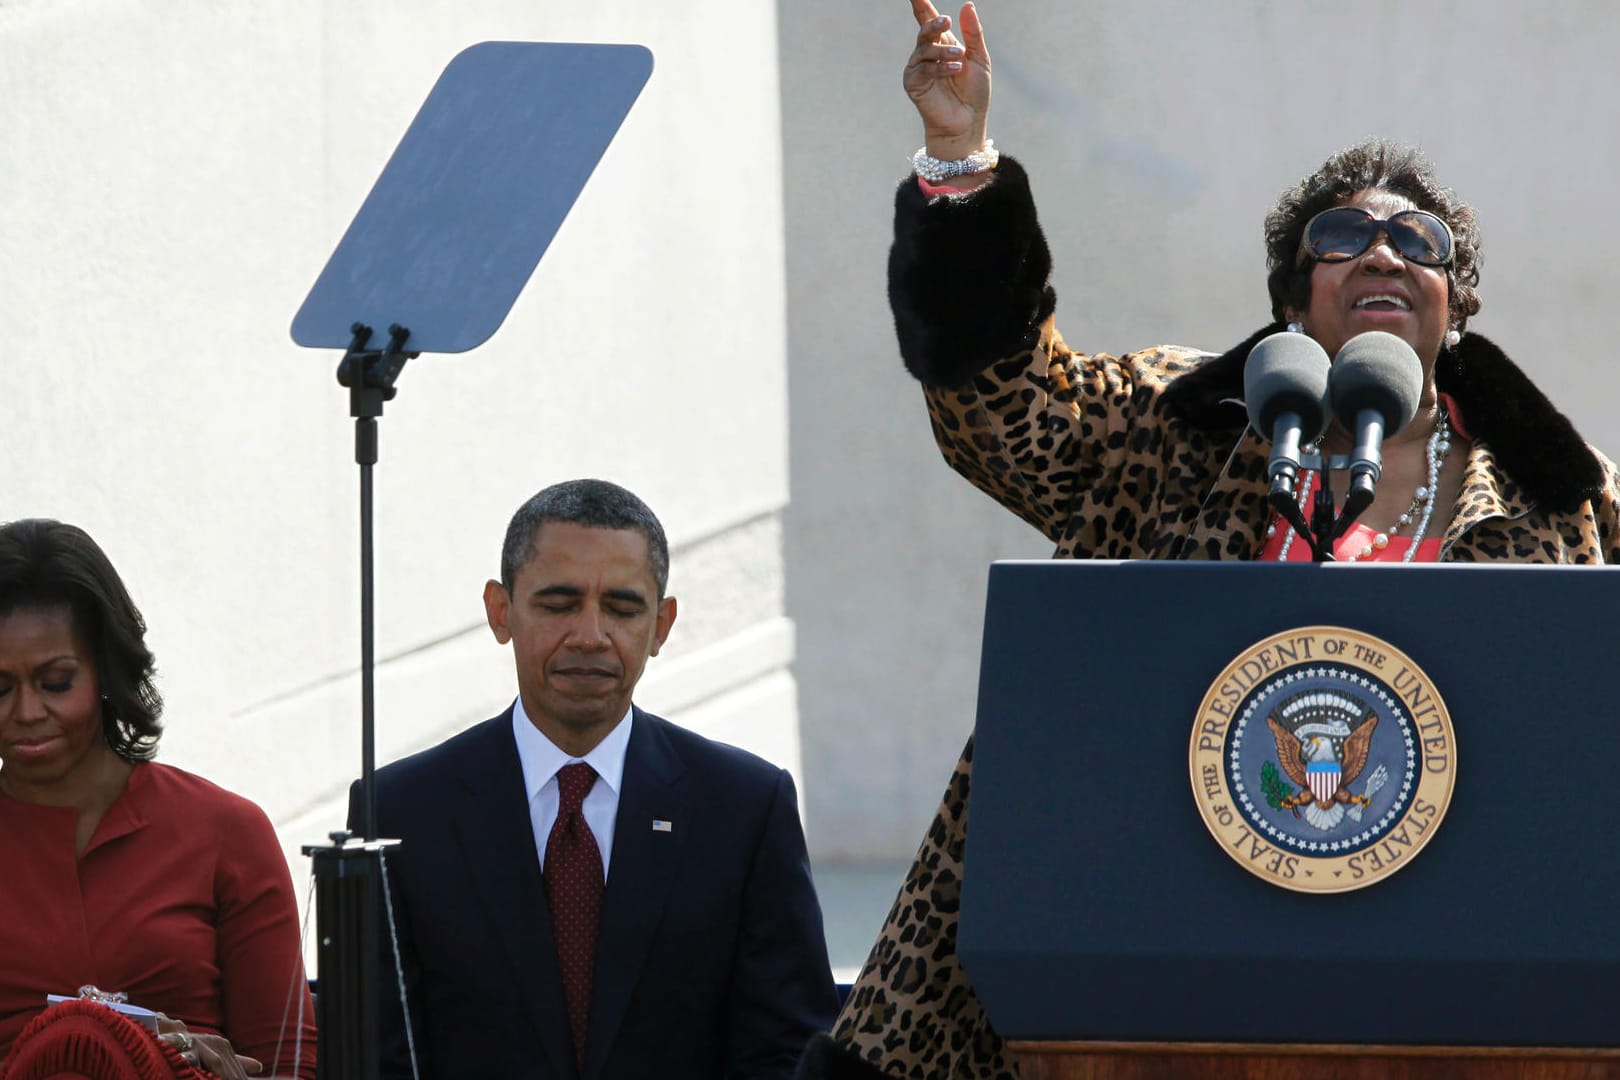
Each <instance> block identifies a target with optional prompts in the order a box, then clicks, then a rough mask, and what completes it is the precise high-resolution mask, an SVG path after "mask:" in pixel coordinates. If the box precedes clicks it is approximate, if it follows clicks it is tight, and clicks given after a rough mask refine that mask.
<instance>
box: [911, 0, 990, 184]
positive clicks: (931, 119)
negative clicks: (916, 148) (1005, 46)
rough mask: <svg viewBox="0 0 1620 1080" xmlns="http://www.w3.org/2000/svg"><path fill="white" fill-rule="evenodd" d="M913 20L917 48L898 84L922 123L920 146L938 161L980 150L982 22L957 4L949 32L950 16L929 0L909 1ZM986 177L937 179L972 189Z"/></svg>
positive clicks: (985, 65) (984, 76) (984, 88)
mask: <svg viewBox="0 0 1620 1080" xmlns="http://www.w3.org/2000/svg"><path fill="white" fill-rule="evenodd" d="M911 13H912V15H914V16H915V17H916V19H917V44H916V48H914V49H913V50H912V52H911V56H910V57H908V58H907V60H906V67H905V74H904V76H903V79H902V81H903V83H904V85H905V88H906V94H907V96H908V97H910V98H911V103H912V104H913V105H915V106H916V107H917V114H918V115H919V116H920V117H921V118H922V122H923V140H924V142H923V145H924V148H925V149H926V150H927V151H928V155H929V156H930V157H933V158H938V159H940V160H941V161H957V160H961V159H963V158H966V157H967V156H968V155H969V154H972V153H974V152H975V151H977V150H979V149H980V148H982V147H983V146H984V143H985V139H986V138H987V134H986V133H987V131H988V123H989V116H990V53H989V51H988V50H987V49H986V48H985V43H984V24H983V23H981V22H980V21H979V11H978V9H977V8H976V7H974V6H973V4H972V3H971V2H969V3H966V4H963V5H962V12H961V15H960V17H959V19H958V21H957V22H956V24H955V26H956V28H957V29H959V30H960V36H958V34H957V33H956V32H954V31H953V28H952V27H953V24H952V21H951V17H950V16H949V15H941V14H940V13H939V11H938V9H937V8H935V7H934V5H933V3H932V2H931V0H911ZM985 179H986V174H984V173H977V174H973V175H969V176H959V177H955V178H952V179H949V180H944V181H941V183H942V185H943V186H946V187H952V188H955V189H957V190H959V191H972V190H973V189H975V188H977V187H978V186H979V185H981V184H983V183H984V181H985Z"/></svg>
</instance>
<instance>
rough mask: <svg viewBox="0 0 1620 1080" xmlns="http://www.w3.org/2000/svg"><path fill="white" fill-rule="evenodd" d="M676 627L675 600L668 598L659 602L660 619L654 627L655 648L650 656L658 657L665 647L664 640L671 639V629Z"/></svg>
mask: <svg viewBox="0 0 1620 1080" xmlns="http://www.w3.org/2000/svg"><path fill="white" fill-rule="evenodd" d="M674 625H675V598H674V597H673V596H666V597H664V598H663V599H662V600H660V601H658V619H657V622H656V624H655V625H654V626H653V646H652V651H651V652H649V653H648V654H647V655H648V656H657V655H658V650H659V649H662V648H663V647H664V639H665V638H667V637H669V628H670V627H672V626H674Z"/></svg>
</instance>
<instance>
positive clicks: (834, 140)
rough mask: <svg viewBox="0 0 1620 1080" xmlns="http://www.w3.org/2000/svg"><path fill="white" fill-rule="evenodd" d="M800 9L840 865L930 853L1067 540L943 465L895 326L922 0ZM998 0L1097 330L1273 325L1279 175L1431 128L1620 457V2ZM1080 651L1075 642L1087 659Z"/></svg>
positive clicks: (816, 637)
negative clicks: (1004, 636) (1003, 602)
mask: <svg viewBox="0 0 1620 1080" xmlns="http://www.w3.org/2000/svg"><path fill="white" fill-rule="evenodd" d="M777 6H778V11H779V13H780V18H781V24H782V26H781V36H782V41H783V49H782V86H783V138H784V158H783V159H784V167H785V168H784V176H785V189H786V192H787V230H788V231H787V241H788V242H787V251H788V296H789V316H788V332H789V356H790V367H789V370H790V385H789V400H790V402H791V406H792V420H791V430H792V433H793V441H792V448H791V460H792V487H793V504H792V507H791V508H790V510H789V512H788V516H787V552H788V583H789V588H788V610H789V613H790V615H791V616H792V617H793V619H794V622H795V624H796V625H797V627H798V630H799V659H798V662H797V664H796V667H795V670H796V672H797V674H798V677H799V682H800V715H801V717H802V720H803V730H804V753H805V772H806V776H807V780H808V783H809V786H810V800H809V828H810V834H811V844H812V848H813V854H814V855H815V856H816V857H817V858H818V860H822V861H831V860H834V859H839V858H870V859H889V858H894V857H896V856H899V857H901V858H905V857H909V855H910V854H911V852H912V851H914V850H915V848H916V845H917V843H918V841H919V840H920V839H921V837H922V832H923V828H924V826H925V825H926V824H927V822H928V821H929V819H930V818H931V816H932V815H933V813H934V810H935V808H936V807H937V806H938V801H939V796H940V793H941V791H942V790H943V787H944V783H945V780H946V779H947V777H948V776H949V773H950V769H951V765H952V763H953V762H954V761H955V759H956V756H957V754H958V753H959V752H960V750H961V747H962V743H963V740H964V739H965V738H966V737H967V734H968V731H969V730H970V728H971V727H972V724H973V712H974V697H975V695H976V693H977V685H978V658H979V637H980V628H981V621H982V612H983V598H984V582H985V569H986V566H987V564H988V563H989V562H990V561H991V560H993V559H995V558H1010V557H1044V556H1046V555H1048V554H1050V552H1051V550H1052V545H1051V544H1050V543H1049V542H1048V541H1047V540H1046V539H1045V538H1044V537H1042V536H1041V535H1040V534H1039V533H1037V532H1035V531H1034V530H1033V529H1030V528H1029V527H1028V526H1026V525H1024V524H1023V523H1022V522H1020V521H1018V520H1017V519H1015V518H1014V517H1013V516H1012V515H1010V514H1008V513H1007V512H1006V511H1004V510H1001V509H1000V508H998V507H997V506H996V505H995V504H994V503H992V502H991V501H989V500H988V499H986V498H984V497H983V496H982V495H980V494H979V493H978V492H977V491H976V490H974V489H973V488H971V487H970V486H969V485H968V484H967V483H966V482H965V481H963V480H961V479H959V478H958V477H956V476H955V474H954V473H952V472H951V471H950V470H949V469H948V468H947V467H946V466H945V465H944V464H942V462H941V461H940V458H939V455H938V453H937V451H936V450H935V449H934V444H933V440H932V438H931V437H930V435H929V431H928V422H927V418H926V416H925V414H924V411H923V406H922V402H921V400H920V397H919V395H918V393H917V390H916V387H915V384H914V383H913V382H912V381H911V379H910V377H909V376H907V375H906V374H905V372H904V371H903V370H902V368H901V365H900V360H899V354H898V350H897V349H896V346H895V343H894V331H893V325H892V323H891V321H890V317H889V312H888V306H887V302H886V299H885V284H886V279H885V273H884V267H885V259H886V257H887V251H888V246H889V236H890V221H891V216H892V199H893V192H894V186H895V184H896V183H897V182H898V181H899V180H900V178H901V177H902V176H903V175H904V174H905V173H906V172H907V171H908V168H907V158H908V157H909V155H910V154H911V152H912V150H914V149H915V148H916V147H917V145H918V144H919V143H920V142H921V141H922V131H921V124H920V123H919V122H918V121H917V119H916V113H915V111H914V110H913V109H912V107H911V105H910V103H909V102H908V101H907V100H906V98H905V94H904V92H903V91H902V89H901V87H900V70H901V67H902V65H903V64H904V62H905V58H906V55H907V53H908V52H909V51H910V48H911V43H912V41H913V38H914V36H915V34H916V24H915V23H914V21H913V20H912V17H911V11H910V6H909V5H908V4H905V3H902V2H900V0H893V2H891V3H884V4H873V3H870V2H869V0H827V2H825V3H819V4H804V3H791V2H786V0H783V2H781V3H779V4H778V5H777ZM978 6H979V10H980V13H981V15H982V16H983V18H984V21H985V24H986V28H987V37H988V42H989V45H990V49H991V54H992V58H993V62H994V65H995V69H994V93H995V101H994V104H993V106H992V110H991V125H990V134H991V136H992V137H993V138H994V139H995V140H996V144H997V146H998V147H1000V148H1001V149H1002V150H1003V151H1005V152H1009V153H1012V154H1015V155H1017V156H1018V158H1019V159H1020V160H1021V161H1022V162H1023V164H1024V165H1025V167H1026V168H1027V169H1028V171H1029V174H1030V177H1031V182H1032V184H1033V186H1034V191H1035V197H1036V202H1037V205H1038V206H1039V208H1040V214H1041V220H1042V224H1043V225H1044V227H1045V230H1046V234H1047V237H1048V240H1049V241H1050V243H1051V246H1052V249H1053V258H1054V265H1055V276H1054V284H1055V285H1056V288H1057V293H1058V325H1059V327H1060V328H1061V329H1062V330H1063V332H1064V334H1065V337H1066V338H1067V339H1068V341H1069V342H1070V343H1071V344H1072V345H1074V346H1075V347H1077V348H1082V349H1086V350H1091V351H1097V350H1108V351H1112V352H1120V351H1125V350H1129V349H1133V348H1140V347H1143V346H1147V345H1152V344H1157V343H1162V342H1177V343H1184V344H1192V345H1198V346H1202V347H1205V348H1210V349H1215V350H1224V349H1226V348H1228V347H1230V346H1231V345H1233V344H1235V343H1237V342H1238V341H1240V340H1242V339H1243V338H1244V337H1245V336H1246V335H1247V334H1248V333H1250V332H1251V331H1252V330H1254V329H1257V328H1258V327H1260V326H1261V325H1263V324H1265V323H1266V322H1267V321H1268V320H1269V309H1270V305H1269V300H1268V298H1267V294H1266V285H1265V277H1266V270H1265V250H1264V245H1263V235H1262V231H1261V223H1262V220H1263V218H1264V216H1265V214H1266V212H1267V210H1269V209H1270V207H1271V205H1272V203H1273V202H1274V200H1275V199H1276V197H1277V195H1278V194H1279V193H1280V192H1281V191H1282V190H1283V189H1284V188H1285V187H1287V186H1288V185H1290V184H1292V183H1294V182H1295V181H1297V180H1298V179H1299V178H1300V177H1302V176H1305V175H1307V174H1308V173H1310V172H1311V171H1313V170H1314V169H1315V168H1316V167H1317V166H1318V165H1319V164H1321V162H1322V161H1323V160H1324V159H1326V158H1327V157H1328V156H1329V155H1330V154H1332V153H1333V152H1334V151H1336V150H1338V149H1340V148H1341V147H1344V146H1347V145H1349V144H1351V143H1354V142H1356V141H1358V140H1360V139H1362V138H1365V137H1368V136H1372V135H1382V136H1387V137H1390V138H1394V139H1398V140H1401V141H1405V142H1410V143H1416V144H1419V145H1421V146H1423V147H1424V148H1426V149H1427V151H1428V152H1429V154H1430V156H1431V157H1432V158H1433V160H1434V162H1435V164H1436V166H1437V168H1438V171H1439V174H1440V177H1441V179H1442V180H1443V181H1444V182H1445V183H1448V184H1450V185H1452V186H1454V187H1455V188H1456V189H1457V190H1458V192H1459V193H1460V194H1461V195H1462V196H1463V198H1465V199H1467V200H1468V201H1469V202H1471V203H1473V205H1474V206H1475V207H1476V208H1477V209H1478V211H1479V215H1480V220H1481V223H1482V227H1483V230H1484V236H1485V249H1484V250H1485V265H1484V269H1483V274H1482V279H1481V284H1480V290H1481V295H1482V297H1483V299H1484V308H1483V310H1482V311H1481V313H1480V315H1479V316H1478V317H1477V318H1476V319H1475V320H1474V321H1473V323H1472V328H1473V329H1476V330H1478V331H1480V332H1481V333H1484V334H1486V335H1487V336H1489V337H1491V338H1492V339H1494V340H1495V341H1497V342H1498V343H1499V344H1500V345H1502V346H1503V348H1505V349H1506V350H1507V351H1508V353H1509V354H1510V355H1512V356H1513V357H1514V358H1515V359H1516V360H1517V361H1518V362H1519V363H1520V364H1521V366H1523V367H1524V368H1525V369H1526V370H1527V371H1529V372H1530V373H1531V375H1532V376H1533V377H1534V378H1535V379H1536V380H1537V381H1538V383H1539V384H1540V385H1541V387H1542V388H1543V389H1544V390H1545V391H1546V392H1547V394H1548V395H1549V396H1550V397H1551V398H1552V399H1553V401H1554V402H1555V403H1557V404H1558V405H1559V406H1560V407H1561V408H1563V409H1564V410H1566V411H1567V413H1568V414H1569V415H1570V417H1571V418H1572V419H1573V420H1574V421H1575V423H1576V425H1577V427H1579V429H1580V430H1581V431H1582V432H1583V433H1584V434H1585V435H1586V436H1587V438H1588V439H1590V440H1591V441H1593V442H1594V443H1596V444H1597V445H1599V446H1601V447H1603V448H1604V449H1605V450H1607V451H1608V452H1609V453H1610V454H1611V455H1615V454H1620V412H1617V411H1616V409H1615V402H1616V401H1617V400H1620V366H1617V365H1616V364H1615V363H1614V361H1613V358H1612V352H1613V348H1612V345H1611V341H1612V338H1613V337H1614V319H1613V312H1612V309H1613V306H1614V305H1613V295H1614V293H1615V292H1616V290H1617V289H1620V269H1617V266H1616V263H1615V260H1614V258H1613V254H1612V252H1613V251H1614V250H1615V248H1616V244H1614V243H1610V241H1613V240H1620V224H1617V222H1616V219H1615V216H1614V215H1613V214H1611V213H1609V212H1608V208H1609V206H1610V205H1611V204H1612V203H1613V201H1614V200H1613V189H1614V186H1615V181H1614V178H1615V176H1616V175H1617V174H1620V126H1617V125H1616V124H1615V123H1614V117H1615V116H1616V113H1617V108H1620V89H1617V87H1620V83H1617V82H1616V79H1615V75H1614V65H1613V63H1612V53H1613V47H1614V43H1615V42H1616V41H1620V8H1617V7H1615V6H1613V5H1609V4H1600V3H1570V4H1551V5H1535V4H1528V3H1520V2H1510V0H1480V2H1472V3H1466V4H1465V3H1456V2H1452V0H1416V2H1411V0H1409V2H1400V3H1397V2H1394V0H1379V2H1371V3H1361V4H1349V5H1333V4H1306V3H1268V2H1238V3H1220V4H1200V3H1193V2H1191V0H1133V2H1132V3H1128V4H1081V3H1069V2H1060V0H980V2H979V4H978ZM956 7H957V4H956V2H955V0H951V2H950V4H949V10H950V12H951V13H952V14H955V10H956ZM961 259H962V260H963V262H964V264H966V263H971V261H972V259H973V252H971V251H963V252H961ZM1167 633H1170V634H1173V633H1174V630H1173V629H1167ZM1050 647H1051V648H1052V652H1053V662H1054V663H1072V662H1083V659H1076V658H1073V657H1071V656H1069V655H1067V652H1066V646H1064V645H1063V644H1062V643H1051V646H1050ZM1150 657H1151V652H1149V653H1148V654H1147V655H1146V656H1145V657H1144V672H1147V671H1149V670H1150V669H1151V658H1150Z"/></svg>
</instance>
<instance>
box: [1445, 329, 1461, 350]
mask: <svg viewBox="0 0 1620 1080" xmlns="http://www.w3.org/2000/svg"><path fill="white" fill-rule="evenodd" d="M1461 340H1462V334H1460V333H1458V332H1457V331H1456V330H1447V331H1446V348H1448V349H1455V348H1456V347H1457V343H1458V342H1459V341H1461Z"/></svg>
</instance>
